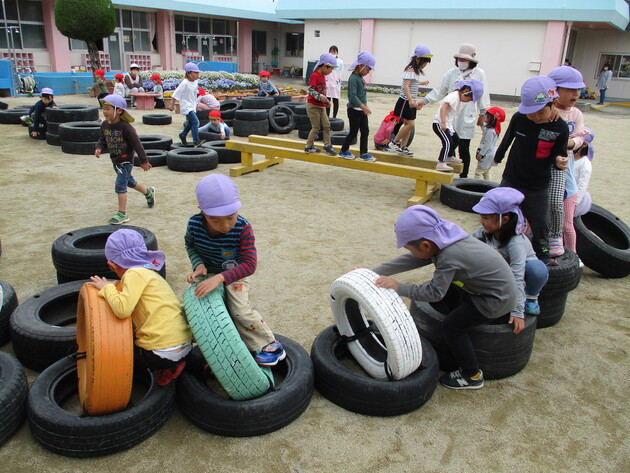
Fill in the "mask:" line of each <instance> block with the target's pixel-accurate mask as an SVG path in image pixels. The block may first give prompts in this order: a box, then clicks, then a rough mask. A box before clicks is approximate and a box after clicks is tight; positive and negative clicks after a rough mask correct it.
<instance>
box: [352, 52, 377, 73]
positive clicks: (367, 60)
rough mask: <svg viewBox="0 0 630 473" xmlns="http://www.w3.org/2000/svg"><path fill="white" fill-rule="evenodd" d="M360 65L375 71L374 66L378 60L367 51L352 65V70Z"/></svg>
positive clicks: (360, 54)
mask: <svg viewBox="0 0 630 473" xmlns="http://www.w3.org/2000/svg"><path fill="white" fill-rule="evenodd" d="M359 64H363V65H364V66H368V67H369V68H370V69H372V70H374V66H375V65H376V59H374V56H372V55H371V54H370V53H368V52H367V51H363V52H361V53H359V55H358V56H357V60H356V61H354V62H353V63H352V65H351V66H350V70H351V71H352V70H353V69H354V68H355V67H357V66H358V65H359Z"/></svg>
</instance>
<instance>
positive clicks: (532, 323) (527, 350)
mask: <svg viewBox="0 0 630 473" xmlns="http://www.w3.org/2000/svg"><path fill="white" fill-rule="evenodd" d="M460 291H462V289H460V288H458V287H457V286H454V285H451V287H450V288H449V290H448V292H447V293H446V296H445V297H444V299H442V300H441V301H439V302H432V303H428V302H421V301H411V316H412V317H413V319H414V321H415V322H416V327H417V328H418V332H419V333H420V335H422V336H423V337H425V338H426V339H427V340H429V342H430V343H431V345H433V347H434V348H435V351H436V353H437V357H438V360H439V362H440V369H442V370H443V371H453V370H455V369H457V368H458V366H457V363H456V361H455V359H454V357H453V355H452V354H451V352H450V349H449V347H448V345H447V344H446V342H445V340H444V336H443V335H442V323H443V321H444V319H445V318H446V314H447V313H448V312H450V311H451V310H452V309H453V308H455V307H457V306H458V305H459V304H460V300H461V295H460V294H461V292H460ZM508 320H509V314H508V315H506V316H504V317H500V318H498V319H493V320H492V321H491V322H489V323H487V324H484V325H478V326H476V327H473V328H471V329H470V331H469V335H470V339H471V341H472V344H473V346H474V347H475V353H476V355H477V360H478V361H479V367H480V368H481V370H482V371H483V376H484V378H486V379H501V378H507V377H508V376H513V375H515V374H516V373H518V372H519V371H521V370H522V369H523V368H525V366H526V365H527V362H528V361H529V358H530V356H531V353H532V348H533V346H534V338H535V336H536V316H533V315H526V316H525V328H524V330H523V331H522V332H521V333H519V334H518V335H515V334H514V332H513V330H514V327H513V326H512V325H510V324H509V323H508Z"/></svg>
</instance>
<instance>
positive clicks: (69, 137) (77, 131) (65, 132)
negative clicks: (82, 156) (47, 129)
mask: <svg viewBox="0 0 630 473" xmlns="http://www.w3.org/2000/svg"><path fill="white" fill-rule="evenodd" d="M100 137H101V122H99V121H93V122H68V123H62V124H61V125H59V138H60V139H61V141H62V142H63V141H82V142H88V141H90V142H94V143H95V142H97V141H98V139H99V138H100ZM62 150H63V148H62ZM92 152H94V150H92Z"/></svg>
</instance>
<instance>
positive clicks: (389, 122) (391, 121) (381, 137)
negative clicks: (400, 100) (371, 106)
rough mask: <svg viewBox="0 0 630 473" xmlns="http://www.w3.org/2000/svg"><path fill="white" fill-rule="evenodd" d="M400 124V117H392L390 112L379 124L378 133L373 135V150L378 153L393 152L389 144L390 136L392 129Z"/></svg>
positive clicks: (392, 114)
mask: <svg viewBox="0 0 630 473" xmlns="http://www.w3.org/2000/svg"><path fill="white" fill-rule="evenodd" d="M399 123H400V117H397V116H396V115H394V111H393V110H392V111H391V112H389V114H388V115H387V116H386V117H385V118H384V119H383V121H382V122H381V126H379V127H378V131H377V132H376V134H375V135H374V148H376V149H377V150H378V151H395V149H394V147H393V145H392V144H391V136H392V132H393V131H394V127H395V126H396V125H398V124H399Z"/></svg>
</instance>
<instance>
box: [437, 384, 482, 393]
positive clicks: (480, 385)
mask: <svg viewBox="0 0 630 473" xmlns="http://www.w3.org/2000/svg"><path fill="white" fill-rule="evenodd" d="M440 384H441V385H442V386H444V387H445V388H447V389H453V390H456V391H461V390H463V389H481V388H483V383H481V384H475V385H474V386H448V385H446V384H443V383H440Z"/></svg>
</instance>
